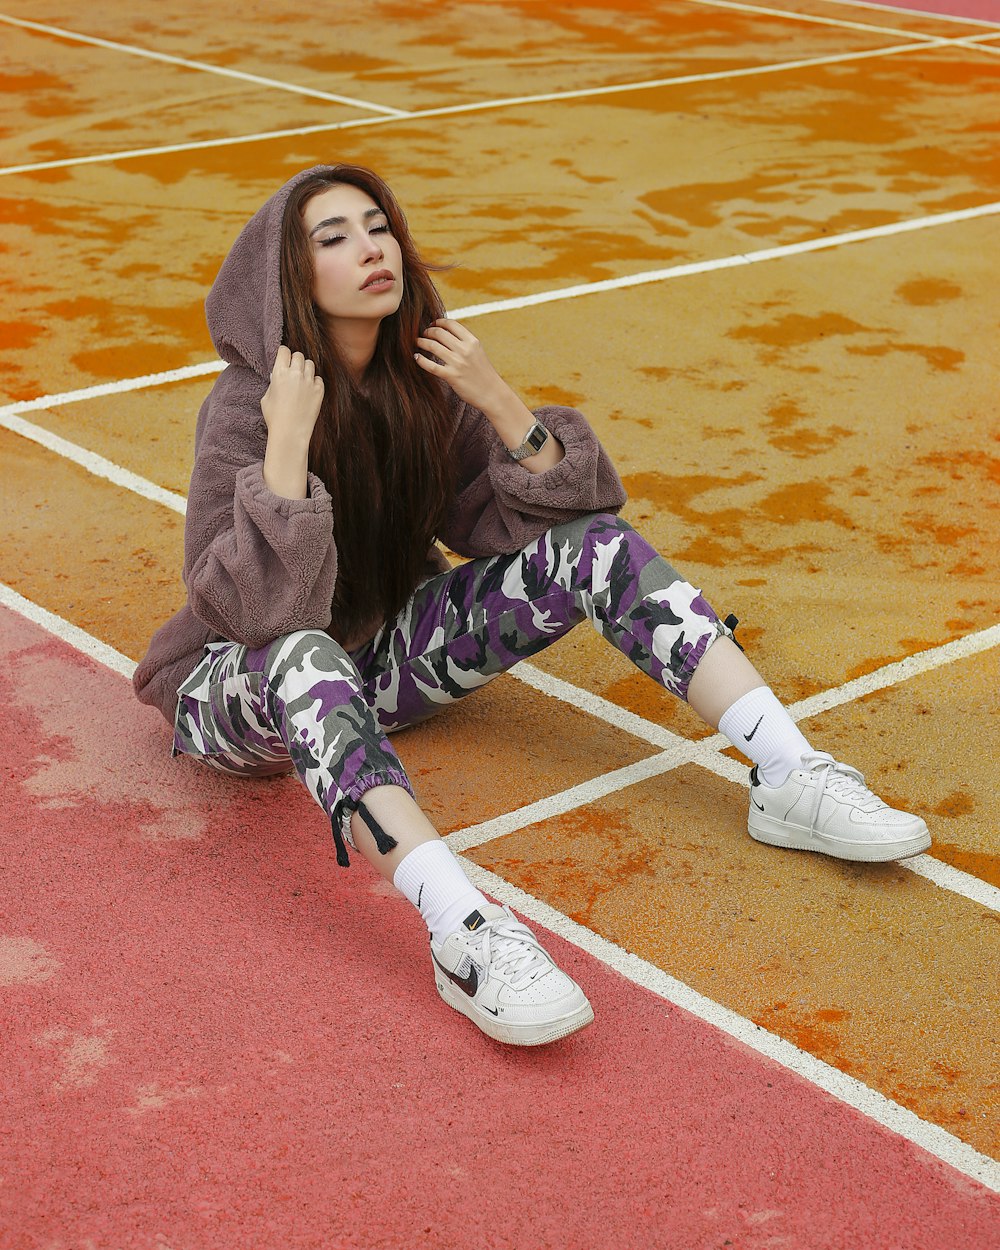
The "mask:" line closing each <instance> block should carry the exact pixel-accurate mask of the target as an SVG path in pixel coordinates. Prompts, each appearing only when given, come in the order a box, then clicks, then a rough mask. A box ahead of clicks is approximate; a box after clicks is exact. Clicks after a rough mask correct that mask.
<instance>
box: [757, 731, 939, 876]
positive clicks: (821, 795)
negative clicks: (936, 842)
mask: <svg viewBox="0 0 1000 1250" xmlns="http://www.w3.org/2000/svg"><path fill="white" fill-rule="evenodd" d="M747 828H748V830H749V832H750V836H751V837H752V838H756V839H757V841H758V842H767V843H769V844H770V845H771V846H787V847H792V848H794V849H796V850H800V851H823V852H824V853H825V854H826V855H833V856H834V857H835V858H836V859H853V860H860V861H863V862H866V863H880V862H882V861H884V860H889V859H905V858H906V857H907V856H908V855H917V854H919V853H920V852H921V851H926V850H927V848H928V847H929V846H930V844H931V835H930V834H929V833H928V832H927V826H926V825H925V824H924V822H923V821H922V820H921V819H920V817H919V816H911V815H910V814H909V813H908V812H899V811H896V809H895V808H892V807H889V806H888V805H887V804H885V803H883V802H882V800H881V799H880V798H879V797H878V795H877V794H872V792H871V790H869V789H868V787H867V786H866V785H865V779H864V777H863V776H862V775H861V773H859V772H858V770H857V769H856V768H851V767H850V766H849V765H847V764H840V763H838V762H837V761H836V760H835V759H834V758H833V756H832V755H827V754H826V752H825V751H810V752H809V753H808V754H807V755H803V757H802V767H801V768H795V769H793V770H792V772H791V773H790V774H789V777H788V780H787V781H786V782H785V784H784V785H782V786H766V785H764V783H763V782H762V781H761V780H760V778H759V777H758V774H757V769H756V767H754V768H752V769H751V770H750V815H749V817H748V819H747Z"/></svg>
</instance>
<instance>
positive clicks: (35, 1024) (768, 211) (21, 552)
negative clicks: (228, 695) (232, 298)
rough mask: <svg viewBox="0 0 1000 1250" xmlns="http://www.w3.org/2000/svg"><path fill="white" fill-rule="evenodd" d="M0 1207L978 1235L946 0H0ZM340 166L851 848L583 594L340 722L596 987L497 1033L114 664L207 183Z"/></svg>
mask: <svg viewBox="0 0 1000 1250" xmlns="http://www.w3.org/2000/svg"><path fill="white" fill-rule="evenodd" d="M0 8H2V9H3V12H0V139H2V142H3V154H2V155H0V250H2V253H3V258H4V272H3V274H2V275H0V291H2V293H3V295H2V298H3V306H2V309H0V465H2V469H0V472H2V476H3V491H2V494H0V518H2V524H3V528H4V541H3V543H2V544H0V656H2V658H0V712H2V715H3V717H4V719H5V722H6V723H7V725H8V731H7V733H6V734H5V745H4V748H3V751H2V769H0V846H2V848H3V850H2V852H0V1250H285V1247H288V1248H289V1250H299V1248H301V1250H458V1248H459V1247H462V1248H465V1247H482V1248H484V1250H548V1248H552V1250H590V1248H591V1247H593V1248H595V1250H596V1248H597V1247H600V1248H601V1250H636V1248H638V1247H642V1248H643V1250H646V1248H649V1250H722V1248H723V1247H733V1248H735V1250H1000V1078H998V1071H1000V1063H998V1054H1000V1048H998V1042H1000V1010H998V990H997V974H996V970H997V967H998V966H1000V923H998V921H1000V828H998V825H997V819H996V814H997V811H998V807H1000V793H998V785H997V769H996V760H995V758H994V756H995V752H994V751H993V750H992V747H991V744H992V743H994V742H995V741H996V724H997V714H998V702H997V700H998V691H1000V603H998V601H997V595H996V589H997V579H996V552H997V550H1000V499H998V494H997V487H998V485H1000V461H998V458H997V452H996V448H997V437H998V436H997V429H996V395H997V389H998V384H1000V371H998V357H997V351H996V337H995V336H996V326H997V324H998V319H1000V282H998V280H997V279H998V276H1000V275H998V273H997V248H996V221H997V218H998V217H1000V160H998V157H997V145H996V139H997V130H998V124H997V116H998V113H997V109H998V105H1000V2H998V0H938V2H932V0H911V2H910V3H906V4H903V3H901V4H895V3H883V4H877V3H871V4H869V3H863V2H862V0H770V3H764V2H763V0H761V3H755V2H754V0H670V2H669V3H668V2H666V0H664V2H663V3H656V2H655V0H582V2H581V3H576V2H575V0H537V3H536V2H535V0H468V2H465V0H411V2H409V3H401V2H397V0H370V3H369V4H368V5H367V6H365V7H364V8H357V7H355V8H342V7H338V8H336V10H334V9H332V8H328V7H327V6H321V8H320V9H315V8H314V9H311V10H303V9H302V8H301V7H300V6H296V5H294V4H292V3H291V0H271V3H270V4H268V5H267V6H266V8H265V7H264V6H253V7H252V8H250V9H244V10H238V11H237V10H236V9H235V8H234V9H232V10H229V9H227V8H226V7H225V6H223V7H221V8H219V7H216V8H214V9H211V8H209V7H207V6H204V5H199V4H196V3H195V2H194V0H163V2H162V3H159V4H157V5H156V6H149V8H148V10H147V9H145V8H140V7H139V6H135V5H128V4H124V3H115V2H114V0H109V2H107V3H102V4H100V5H96V6H90V7H89V8H88V7H81V6H78V5H72V4H68V3H65V2H64V0H50V2H49V3H47V4H46V5H45V7H44V9H41V8H40V7H39V5H38V3H37V0H7V3H6V4H3V5H0ZM331 159H344V160H351V161H357V162H358V163H361V164H368V165H371V166H372V167H373V168H375V169H378V170H379V171H380V172H382V173H384V174H385V175H386V176H387V178H388V180H389V181H390V182H391V183H392V184H393V185H394V187H395V188H396V189H397V191H398V192H399V193H400V197H401V199H402V200H403V202H404V205H405V206H406V208H407V212H408V215H409V219H410V223H411V226H412V227H413V228H414V233H415V235H416V236H417V238H418V241H419V242H421V243H422V244H423V245H424V246H425V248H426V251H427V254H428V255H429V256H430V258H431V259H433V260H435V261H441V262H444V263H447V264H452V265H453V267H451V268H447V269H445V270H443V271H442V272H441V273H440V274H439V275H438V281H439V284H440V287H441V290H442V293H443V295H444V297H445V300H446V303H447V305H448V307H449V308H450V309H451V310H452V311H455V310H459V311H461V313H462V315H463V316H464V317H466V319H467V320H468V321H469V323H470V326H471V327H472V328H474V329H475V332H476V333H477V334H479V335H480V336H481V337H482V339H483V341H484V342H485V343H486V344H487V346H488V349H489V352H490V355H491V358H492V359H494V360H495V362H496V363H497V364H498V366H499V367H500V368H501V372H503V373H504V375H505V376H506V377H507V378H508V380H510V381H511V383H512V385H514V386H515V388H516V389H518V390H519V391H520V393H521V394H523V395H524V396H525V398H526V399H527V400H528V402H529V403H531V404H532V405H538V404H542V403H546V402H565V403H571V404H574V405H576V406H579V407H580V408H581V409H582V410H583V411H584V412H585V413H586V414H587V416H588V419H589V420H590V421H591V423H592V424H593V425H594V427H595V429H596V430H597V432H598V434H599V436H600V438H601V440H602V442H603V443H604V444H605V446H606V447H607V448H608V449H609V452H610V453H611V455H612V458H613V459H614V460H615V463H616V464H617V465H618V467H619V469H620V471H621V473H622V476H623V480H624V481H625V484H626V487H627V489H628V492H629V496H630V498H629V503H628V504H627V505H626V509H625V515H626V516H627V517H628V519H629V520H630V521H631V522H632V523H633V524H635V525H636V526H637V527H639V528H642V529H643V531H644V532H646V533H647V535H648V536H649V538H650V541H652V542H653V543H654V544H655V545H656V546H657V547H658V548H659V549H660V550H662V551H663V552H664V554H666V555H667V556H668V558H671V559H672V560H676V562H677V564H678V567H680V568H681V569H683V570H684V571H685V572H686V573H687V574H688V575H689V576H690V578H691V580H693V581H695V582H696V583H698V584H700V585H702V586H703V587H705V588H706V594H708V596H709V598H711V599H713V600H714V601H715V602H716V606H718V607H719V608H720V609H721V610H722V613H723V614H724V613H725V612H726V611H729V610H735V611H737V614H738V615H739V616H740V617H741V618H742V621H743V625H742V627H741V637H742V638H743V639H744V640H745V642H746V643H747V645H748V649H749V650H750V652H751V655H752V657H753V658H754V660H755V662H756V663H758V665H759V666H760V667H761V668H762V671H764V672H765V674H766V675H767V676H768V678H769V680H770V681H771V682H772V683H773V685H774V688H775V689H776V691H777V692H778V694H779V695H780V696H781V697H782V699H783V700H785V701H786V702H787V703H788V704H789V706H790V707H791V710H792V713H793V715H794V716H795V717H796V719H797V720H799V721H800V722H801V723H802V725H803V728H804V730H805V731H806V732H807V734H808V735H809V737H810V738H811V739H814V740H815V741H816V744H817V745H818V746H822V747H824V748H826V749H829V750H831V751H833V752H834V753H835V754H837V755H838V756H840V757H842V758H844V759H847V760H849V761H850V762H852V763H853V762H857V763H858V765H859V766H860V767H862V768H863V769H864V771H865V773H866V775H867V776H868V778H869V780H870V782H871V783H872V784H873V786H874V788H876V789H878V790H879V792H880V793H882V794H883V796H884V797H885V798H886V799H888V800H889V801H892V802H895V803H897V804H898V805H900V806H903V807H907V808H909V809H910V810H914V811H917V812H919V813H920V814H921V815H923V816H924V817H925V818H926V819H927V822H928V825H929V827H930V829H931V833H932V836H933V845H932V847H931V849H930V851H929V852H928V853H927V854H926V855H921V856H918V857H916V858H915V859H913V860H911V861H908V862H907V863H906V864H903V865H895V864H886V865H856V864H843V863H835V862H833V861H830V860H827V859H825V858H823V857H820V856H812V855H808V854H794V853H792V854H790V853H787V852H781V851H776V850H774V849H773V848H769V847H762V846H760V845H759V844H757V843H755V842H753V841H751V840H750V839H749V838H747V837H746V833H745V821H746V795H745V785H746V767H745V761H742V759H740V758H737V756H736V753H735V752H734V751H733V750H732V748H728V747H727V745H726V744H725V742H723V741H722V740H721V739H720V738H719V737H718V736H713V735H711V733H710V732H709V731H708V729H707V728H706V727H705V726H704V725H702V724H701V723H700V722H698V721H697V719H696V718H695V717H694V715H693V713H691V712H690V710H689V709H688V708H686V707H684V706H683V705H681V704H679V703H677V702H675V701H672V700H670V699H668V698H667V697H666V696H665V695H664V694H663V692H662V691H660V690H658V689H657V688H655V687H654V686H653V685H652V683H650V682H648V681H647V680H646V679H645V678H643V677H641V675H639V674H637V673H636V672H635V670H633V669H632V668H631V666H630V665H629V664H628V663H627V661H626V660H625V659H624V658H623V657H622V656H620V655H618V654H617V653H615V652H611V650H610V649H609V648H608V647H607V646H605V645H604V644H603V643H600V642H599V640H598V639H597V637H596V635H594V634H592V633H591V632H589V631H587V630H586V629H585V628H583V627H581V629H579V630H576V631H574V633H573V634H572V635H571V636H570V637H569V638H567V639H566V640H564V641H563V642H561V643H559V644H557V645H556V646H554V647H553V648H551V649H550V650H548V651H546V652H545V653H543V654H542V655H540V656H538V657H536V659H535V660H534V661H533V662H532V664H530V665H529V664H522V665H519V666H518V668H517V669H516V670H515V674H514V676H513V677H504V678H501V679H499V680H498V681H497V682H495V683H493V684H491V685H490V686H489V687H487V688H486V689H485V690H483V691H481V692H478V693H477V694H476V695H475V696H474V697H472V698H470V699H468V700H466V701H463V702H462V703H461V704H459V705H458V706H457V707H455V708H454V709H451V710H449V712H448V713H447V714H446V715H444V716H441V717H437V718H435V719H433V720H432V721H430V722H428V723H427V724H426V725H422V726H419V727H417V728H415V729H412V730H408V731H405V732H403V733H400V734H399V735H397V736H396V737H395V738H394V743H395V744H396V746H397V748H398V750H399V753H400V756H401V758H402V759H403V761H404V763H405V764H406V766H407V769H408V772H409V773H410V775H411V777H412V778H413V780H414V784H415V786H416V789H417V793H418V795H419V797H420V799H421V802H422V804H423V805H424V807H425V809H426V810H427V812H428V813H429V815H430V816H431V818H432V819H433V820H434V821H435V823H436V825H437V826H438V828H439V829H440V830H441V832H442V833H443V834H444V835H446V836H447V837H448V838H449V840H450V844H451V845H452V846H453V848H454V849H455V850H456V852H457V853H459V854H460V855H461V857H462V860H463V863H464V865H465V866H466V868H467V870H468V872H469V874H470V876H472V877H473V879H474V880H475V881H476V882H477V884H479V885H481V886H482V888H483V889H484V890H485V891H486V892H488V893H489V894H490V895H491V896H492V897H495V898H497V899H499V900H500V901H502V902H506V903H509V904H510V905H511V906H513V907H514V908H515V909H516V910H517V911H518V912H519V913H520V914H521V915H523V916H524V917H525V918H526V920H527V921H528V922H529V923H530V924H532V925H533V926H534V927H535V928H536V929H537V930H538V931H539V932H540V933H541V936H542V937H543V940H544V941H545V944H546V945H547V947H548V948H549V949H550V950H551V951H552V953H553V954H554V955H555V957H556V958H557V959H558V960H559V962H560V963H561V964H562V965H563V966H564V967H565V968H566V969H567V971H569V972H570V973H571V974H572V975H574V976H575V977H576V978H577V979H578V980H579V981H580V983H581V984H582V985H583V987H584V988H585V990H586V992H587V994H588V996H589V997H590V999H591V1001H592V1002H593V1004H594V1008H595V1014H596V1019H595V1023H594V1025H593V1026H592V1027H590V1028H588V1029H586V1030H585V1031H584V1032H582V1033H580V1034H578V1035H576V1036H575V1037H572V1038H570V1039H566V1040H565V1041H563V1042H560V1043H557V1044H555V1045H553V1046H551V1047H547V1048H541V1049H537V1050H514V1049H505V1048H503V1047H501V1046H498V1045H496V1044H494V1043H492V1042H490V1041H489V1040H488V1039H486V1038H485V1037H483V1036H482V1035H481V1034H479V1033H478V1031H477V1030H476V1029H475V1028H474V1027H473V1026H472V1025H471V1024H469V1023H468V1022H467V1021H466V1020H464V1019H463V1018H460V1017H458V1016H457V1015H455V1014H453V1013H452V1012H450V1011H449V1010H448V1009H447V1008H445V1007H444V1006H443V1005H442V1003H441V1002H440V1000H439V998H438V995H437V993H436V991H435V988H434V982H433V977H432V974H431V968H430V961H429V958H428V952H427V943H426V935H425V933H424V931H423V927H422V925H420V923H419V920H418V919H417V918H415V917H414V914H413V912H412V909H410V908H409V906H408V905H407V904H406V903H405V901H404V900H403V899H402V898H401V897H400V896H399V895H398V894H396V892H395V891H394V890H393V889H392V888H391V887H389V886H387V885H385V884H383V883H382V882H381V881H380V879H379V878H377V876H376V875H375V873H374V872H373V871H372V870H370V869H369V868H368V867H367V866H366V865H365V863H364V862H363V861H361V860H360V858H359V857H354V859H355V862H354V863H353V865H352V867H351V868H350V870H348V871H341V870H338V869H337V868H336V865H335V863H334V857H333V848H332V845H331V841H330V838H329V829H328V826H327V827H324V821H323V818H322V816H321V814H320V813H319V812H318V811H317V809H316V808H315V807H314V806H313V805H312V803H311V801H310V800H309V799H308V797H307V795H306V794H305V792H304V791H303V790H302V789H301V788H300V787H299V786H298V785H297V784H296V783H295V782H293V781H292V780H290V779H287V778H286V779H281V780H275V781H269V782H263V783H244V782H238V781H235V780H231V779H226V778H224V777H221V776H219V775H217V774H214V773H211V772H209V771H208V770H205V769H201V768H199V767H198V766H197V765H194V764H192V763H191V762H190V761H186V760H173V759H171V758H170V754H169V730H168V728H167V726H166V724H165V723H164V722H163V720H162V718H160V717H159V716H158V714H157V713H155V712H153V711H151V710H150V709H148V708H144V707H141V706H140V705H139V704H138V703H137V702H136V701H135V700H134V697H133V695H132V692H131V687H130V684H129V682H128V680H127V677H128V675H129V674H130V673H131V671H132V668H133V666H134V663H135V661H136V660H138V659H139V658H140V657H141V655H142V653H143V650H144V648H145V645H146V643H147V641H148V639H149V636H150V634H151V633H152V631H153V630H154V629H155V628H156V626H157V625H158V624H159V623H160V622H161V621H162V620H163V619H164V618H165V617H166V616H167V615H169V614H170V613H171V612H172V611H174V610H175V608H176V607H178V606H179V604H180V602H181V601H182V599H183V594H184V590H183V586H182V585H181V582H180V578H179V568H180V562H181V544H182V534H183V515H182V514H183V512H184V509H185V499H184V493H185V491H186V488H187V481H188V474H189V470H190V457H191V435H192V432H193V426H194V419H195V415H196V413H197V409H198V405H199V404H200V402H201V399H202V397H203V395H204V394H205V392H206V391H207V389H208V387H209V386H210V385H211V382H212V380H213V379H214V376H215V373H216V372H217V369H218V364H217V362H216V361H214V359H213V353H212V349H211V345H210V343H209V341H208V337H207V333H206V330H205V326H204V318H203V311H202V303H203V300H204V296H205V293H206V290H207V287H208V285H209V284H210V283H211V281H212V278H213V277H214V274H215V272H216V271H217V269H218V265H219V263H220V262H221V259H222V257H223V256H224V254H225V252H226V250H227V249H228V247H229V245H230V244H231V242H232V239H233V237H234V236H235V233H236V232H237V231H238V229H239V227H240V225H241V224H242V222H243V221H244V220H245V219H246V218H247V217H248V216H249V214H250V213H251V212H253V210H254V209H255V208H256V207H257V206H258V205H259V204H260V203H261V202H262V201H263V199H264V198H266V196H267V195H269V194H270V193H271V191H272V190H273V189H274V188H275V187H276V186H277V185H279V184H280V183H281V182H282V181H283V180H284V179H285V178H286V177H287V176H289V174H291V173H292V172H294V171H295V170H296V169H299V168H303V167H305V166H308V165H311V164H315V163H320V162H323V163H325V162H328V161H329V160H331Z"/></svg>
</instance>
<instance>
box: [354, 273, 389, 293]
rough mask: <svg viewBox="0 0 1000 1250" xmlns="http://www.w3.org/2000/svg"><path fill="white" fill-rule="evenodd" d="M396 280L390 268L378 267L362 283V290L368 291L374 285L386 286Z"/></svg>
mask: <svg viewBox="0 0 1000 1250" xmlns="http://www.w3.org/2000/svg"><path fill="white" fill-rule="evenodd" d="M395 280H396V279H395V277H394V276H393V274H392V273H391V272H390V271H389V270H388V269H377V270H376V271H375V272H374V273H373V274H369V276H368V277H367V278H366V279H365V280H364V282H363V283H362V284H361V290H362V291H367V290H368V289H369V287H372V286H379V287H386V286H389V285H391V284H392V283H393V282H395Z"/></svg>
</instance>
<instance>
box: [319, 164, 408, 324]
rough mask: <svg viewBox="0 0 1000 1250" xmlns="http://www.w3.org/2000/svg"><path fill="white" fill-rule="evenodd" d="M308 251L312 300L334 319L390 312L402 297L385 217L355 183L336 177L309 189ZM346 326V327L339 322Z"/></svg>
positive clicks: (396, 253) (374, 318)
mask: <svg viewBox="0 0 1000 1250" xmlns="http://www.w3.org/2000/svg"><path fill="white" fill-rule="evenodd" d="M302 219H303V221H304V223H305V227H306V235H307V236H308V238H309V245H310V248H311V249H312V255H313V268H314V276H313V301H314V302H315V304H316V307H317V308H318V309H319V310H320V311H321V312H322V313H323V314H325V316H326V319H327V323H328V325H329V326H330V329H331V330H332V331H333V332H334V333H336V330H337V323H338V322H366V321H371V322H372V323H373V324H374V325H375V326H377V325H378V323H379V322H380V321H381V320H382V318H383V317H389V316H391V315H392V314H393V313H394V312H395V311H396V309H397V308H398V307H399V305H400V301H401V300H402V298H403V263H402V254H401V253H400V250H399V244H398V243H397V242H396V240H395V239H394V238H393V236H392V235H391V233H390V232H389V219H388V218H387V217H386V215H385V213H383V212H382V210H381V208H379V206H378V205H377V204H376V203H375V201H374V200H373V199H372V198H371V197H370V196H369V195H368V194H367V193H366V192H365V191H362V190H361V188H360V187H355V186H352V185H351V184H349V183H341V184H339V185H338V186H335V187H330V188H329V189H328V190H326V191H321V192H320V193H319V194H318V195H314V196H313V198H312V199H311V200H309V202H308V203H307V204H306V206H305V210H304V212H303V214H302ZM345 328H346V327H345Z"/></svg>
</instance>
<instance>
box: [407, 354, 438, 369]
mask: <svg viewBox="0 0 1000 1250" xmlns="http://www.w3.org/2000/svg"><path fill="white" fill-rule="evenodd" d="M413 359H414V360H415V361H416V362H417V364H418V365H419V366H420V367H421V369H426V370H427V372H428V373H437V372H438V370H439V369H441V368H443V365H442V364H441V362H440V361H439V360H433V359H432V358H431V357H430V356H421V355H420V354H419V352H414V353H413Z"/></svg>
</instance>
